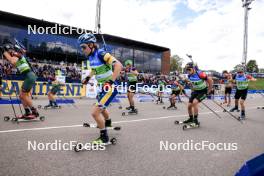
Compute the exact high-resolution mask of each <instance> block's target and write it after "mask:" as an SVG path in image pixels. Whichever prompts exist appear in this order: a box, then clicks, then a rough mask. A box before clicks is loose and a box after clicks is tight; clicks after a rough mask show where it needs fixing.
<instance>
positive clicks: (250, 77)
mask: <svg viewBox="0 0 264 176" xmlns="http://www.w3.org/2000/svg"><path fill="white" fill-rule="evenodd" d="M247 79H248V80H249V81H257V79H256V78H254V77H253V76H251V75H247Z"/></svg>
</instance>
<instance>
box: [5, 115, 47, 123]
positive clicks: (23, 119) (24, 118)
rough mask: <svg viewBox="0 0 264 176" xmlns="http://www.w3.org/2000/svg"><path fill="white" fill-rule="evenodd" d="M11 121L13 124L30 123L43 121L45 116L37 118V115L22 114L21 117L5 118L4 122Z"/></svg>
mask: <svg viewBox="0 0 264 176" xmlns="http://www.w3.org/2000/svg"><path fill="white" fill-rule="evenodd" d="M9 120H11V121H12V122H13V123H15V122H16V123H19V122H32V121H44V120H45V116H39V115H38V114H24V115H21V116H16V117H13V118H11V117H9V116H5V117H4V121H9Z"/></svg>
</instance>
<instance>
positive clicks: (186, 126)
mask: <svg viewBox="0 0 264 176" xmlns="http://www.w3.org/2000/svg"><path fill="white" fill-rule="evenodd" d="M199 127H200V122H198V124H196V123H189V124H185V125H183V126H182V129H183V130H186V129H191V128H199Z"/></svg>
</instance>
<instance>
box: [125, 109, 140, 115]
mask: <svg viewBox="0 0 264 176" xmlns="http://www.w3.org/2000/svg"><path fill="white" fill-rule="evenodd" d="M136 114H138V110H137V109H131V110H128V111H123V112H122V116H125V115H136Z"/></svg>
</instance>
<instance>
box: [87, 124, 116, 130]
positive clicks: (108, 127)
mask: <svg viewBox="0 0 264 176" xmlns="http://www.w3.org/2000/svg"><path fill="white" fill-rule="evenodd" d="M83 127H87V128H98V126H97V124H92V123H83ZM106 129H107V130H116V131H119V130H121V127H120V126H116V127H113V126H106Z"/></svg>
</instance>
